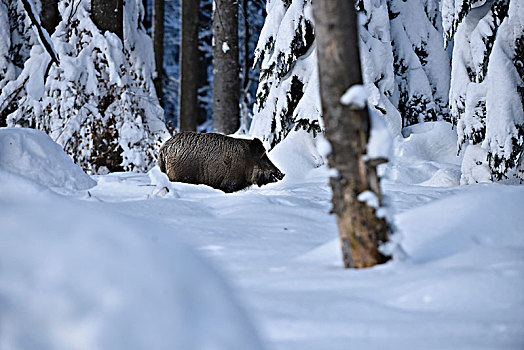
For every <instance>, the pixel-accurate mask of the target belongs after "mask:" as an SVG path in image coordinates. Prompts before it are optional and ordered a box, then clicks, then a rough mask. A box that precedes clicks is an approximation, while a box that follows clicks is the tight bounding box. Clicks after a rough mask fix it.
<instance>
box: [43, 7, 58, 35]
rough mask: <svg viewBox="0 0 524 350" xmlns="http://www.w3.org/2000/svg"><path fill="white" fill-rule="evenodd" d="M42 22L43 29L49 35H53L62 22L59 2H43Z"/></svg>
mask: <svg viewBox="0 0 524 350" xmlns="http://www.w3.org/2000/svg"><path fill="white" fill-rule="evenodd" d="M40 20H41V21H42V27H44V28H45V30H46V31H47V33H49V35H51V34H53V33H54V31H55V28H56V26H57V25H58V23H59V22H60V14H59V13H58V1H56V0H42V12H41V13H40Z"/></svg>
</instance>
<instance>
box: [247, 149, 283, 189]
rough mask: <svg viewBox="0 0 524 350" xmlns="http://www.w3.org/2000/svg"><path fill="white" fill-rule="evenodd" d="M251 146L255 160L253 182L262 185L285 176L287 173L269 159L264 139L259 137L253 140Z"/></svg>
mask: <svg viewBox="0 0 524 350" xmlns="http://www.w3.org/2000/svg"><path fill="white" fill-rule="evenodd" d="M250 148H251V152H252V153H251V154H252V157H253V160H254V165H253V172H252V174H251V183H253V184H257V185H258V186H262V185H266V184H268V183H271V182H277V181H278V180H282V179H283V178H284V176H285V174H283V173H282V172H281V171H280V170H279V169H278V168H277V167H276V166H275V164H273V163H272V162H271V160H269V158H268V156H267V154H266V149H265V148H264V145H263V144H262V141H260V140H259V139H254V140H252V141H251V144H250Z"/></svg>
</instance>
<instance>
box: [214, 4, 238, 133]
mask: <svg viewBox="0 0 524 350" xmlns="http://www.w3.org/2000/svg"><path fill="white" fill-rule="evenodd" d="M213 38H214V45H213V129H214V131H215V132H220V133H224V134H232V133H234V132H236V131H237V130H238V128H239V126H240V108H239V102H240V101H239V100H240V77H239V74H238V73H239V64H238V3H237V1H235V0H215V11H214V13H213Z"/></svg>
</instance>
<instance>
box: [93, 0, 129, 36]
mask: <svg viewBox="0 0 524 350" xmlns="http://www.w3.org/2000/svg"><path fill="white" fill-rule="evenodd" d="M123 16H124V0H91V19H92V20H93V22H94V23H95V25H96V26H97V27H98V29H100V30H101V31H102V32H104V31H106V30H108V31H110V32H112V33H115V34H116V35H118V37H119V38H120V39H121V40H123V39H124V17H123Z"/></svg>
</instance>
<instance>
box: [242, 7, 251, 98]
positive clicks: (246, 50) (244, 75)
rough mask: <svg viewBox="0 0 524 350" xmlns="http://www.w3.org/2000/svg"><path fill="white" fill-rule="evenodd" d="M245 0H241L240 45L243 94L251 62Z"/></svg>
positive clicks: (245, 91) (247, 84) (247, 81)
mask: <svg viewBox="0 0 524 350" xmlns="http://www.w3.org/2000/svg"><path fill="white" fill-rule="evenodd" d="M247 2H248V0H242V14H243V20H244V42H243V44H244V45H243V46H242V56H243V57H244V65H243V66H242V90H243V91H244V94H246V93H247V88H248V86H249V68H250V67H251V62H250V60H249V40H250V35H249V23H248V21H247Z"/></svg>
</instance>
